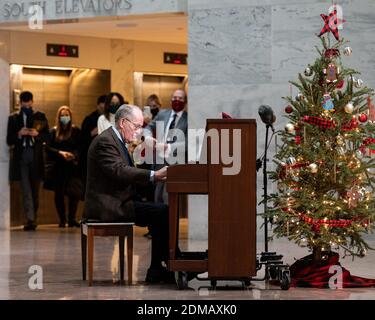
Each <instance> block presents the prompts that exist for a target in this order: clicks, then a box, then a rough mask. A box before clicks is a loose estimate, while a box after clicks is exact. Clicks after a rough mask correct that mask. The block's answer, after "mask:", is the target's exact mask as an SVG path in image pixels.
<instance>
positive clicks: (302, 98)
mask: <svg viewBox="0 0 375 320" xmlns="http://www.w3.org/2000/svg"><path fill="white" fill-rule="evenodd" d="M303 100H305V97H304V95H303V94H302V93H299V94H298V95H297V96H296V101H303Z"/></svg>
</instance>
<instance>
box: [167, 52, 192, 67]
mask: <svg viewBox="0 0 375 320" xmlns="http://www.w3.org/2000/svg"><path fill="white" fill-rule="evenodd" d="M187 57H188V55H187V54H186V53H172V52H164V63H171V64H187Z"/></svg>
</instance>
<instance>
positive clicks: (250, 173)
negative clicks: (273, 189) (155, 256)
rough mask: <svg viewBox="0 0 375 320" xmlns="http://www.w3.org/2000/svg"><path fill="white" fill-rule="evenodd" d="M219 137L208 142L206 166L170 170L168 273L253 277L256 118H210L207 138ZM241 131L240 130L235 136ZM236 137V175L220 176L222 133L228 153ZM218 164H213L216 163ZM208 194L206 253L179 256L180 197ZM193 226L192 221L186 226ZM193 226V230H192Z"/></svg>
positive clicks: (185, 165) (233, 277)
mask: <svg viewBox="0 0 375 320" xmlns="http://www.w3.org/2000/svg"><path fill="white" fill-rule="evenodd" d="M211 129H214V130H217V132H218V133H219V134H218V136H219V143H218V141H215V139H212V138H208V139H207V144H206V148H207V162H206V163H205V164H184V165H175V166H170V167H169V168H168V173H167V181H166V188H167V192H168V197H169V228H170V229H169V232H170V233H169V263H168V268H169V270H171V271H185V272H192V273H196V274H199V273H205V272H208V277H209V278H212V279H217V280H220V279H227V280H230V279H240V278H249V277H252V276H255V275H256V121H255V120H254V119H208V120H207V126H206V134H207V133H208V132H212V131H211ZM238 130H240V131H238ZM239 132H240V137H241V139H240V150H241V156H240V160H241V162H240V170H239V172H238V173H237V174H235V175H228V174H223V169H224V168H228V167H231V166H232V165H228V164H225V161H223V159H222V157H221V156H220V157H219V162H217V161H213V160H214V158H215V157H214V156H213V155H214V153H212V152H214V151H215V150H216V149H217V148H215V145H216V146H217V147H218V150H219V154H221V151H225V149H226V148H225V147H224V146H223V145H222V142H223V143H224V142H226V140H227V139H224V138H223V135H222V133H224V134H225V133H229V151H230V154H232V152H233V148H234V145H233V136H234V135H236V134H238V133H239ZM208 136H211V135H208ZM215 162H216V163H215ZM180 194H207V195H208V248H207V251H204V252H180V251H179V250H178V249H177V248H178V225H179V215H178V211H179V210H178V207H179V195H180ZM190 223H191V222H190ZM193 227H194V226H193Z"/></svg>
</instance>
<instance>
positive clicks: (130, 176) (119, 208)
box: [84, 128, 150, 222]
mask: <svg viewBox="0 0 375 320" xmlns="http://www.w3.org/2000/svg"><path fill="white" fill-rule="evenodd" d="M149 181H150V171H149V170H144V169H138V168H135V167H132V166H130V165H129V162H128V158H127V156H126V154H125V150H124V148H123V147H122V145H121V142H120V140H119V139H118V137H117V136H116V133H115V132H114V131H113V129H112V128H108V129H107V130H105V131H103V132H102V133H101V134H100V135H98V136H97V137H96V138H95V139H94V141H93V142H92V143H91V145H90V148H89V152H88V155H87V185H86V196H85V209H84V217H85V218H86V219H97V220H100V221H103V222H115V221H134V218H135V213H134V203H133V197H134V196H135V188H134V187H135V184H141V185H147V184H148V183H149Z"/></svg>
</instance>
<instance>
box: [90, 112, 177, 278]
mask: <svg viewBox="0 0 375 320" xmlns="http://www.w3.org/2000/svg"><path fill="white" fill-rule="evenodd" d="M142 125H143V115H142V111H141V110H140V109H139V108H138V107H137V106H132V105H123V106H121V107H120V108H119V109H118V111H117V112H116V115H115V127H110V128H108V129H107V130H105V131H104V132H102V133H101V134H100V135H99V136H97V137H96V138H95V139H94V141H93V142H92V143H91V146H90V148H89V152H88V156H87V184H86V196H85V210H84V217H85V219H95V220H100V221H102V222H135V224H136V225H138V226H142V227H146V226H150V227H151V230H152V253H151V265H150V267H149V269H148V271H147V276H146V282H152V283H153V282H163V281H170V280H171V279H172V277H171V273H169V272H168V271H167V269H165V268H164V267H163V266H162V262H163V261H164V262H166V261H167V260H168V233H169V229H168V228H169V227H168V206H166V205H164V204H156V203H148V202H140V201H138V199H137V195H136V193H135V185H136V184H139V185H147V184H148V183H151V182H157V181H162V180H165V179H166V175H167V168H166V167H164V168H162V169H161V170H158V171H150V170H145V169H139V168H136V167H135V166H134V164H133V160H132V158H131V156H130V153H129V151H128V149H127V146H128V145H131V142H132V141H133V140H134V139H135V138H136V135H137V134H139V133H140V131H141V130H142Z"/></svg>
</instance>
